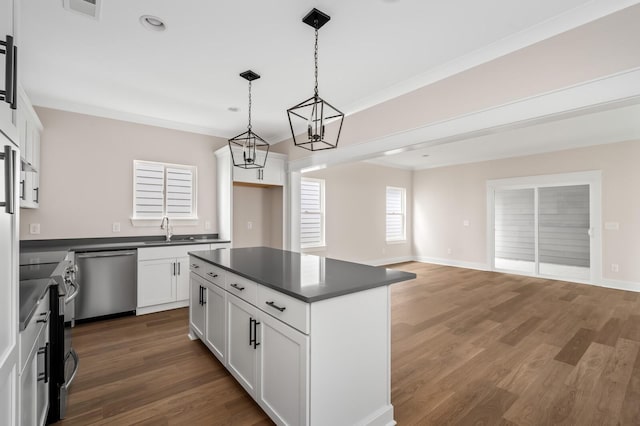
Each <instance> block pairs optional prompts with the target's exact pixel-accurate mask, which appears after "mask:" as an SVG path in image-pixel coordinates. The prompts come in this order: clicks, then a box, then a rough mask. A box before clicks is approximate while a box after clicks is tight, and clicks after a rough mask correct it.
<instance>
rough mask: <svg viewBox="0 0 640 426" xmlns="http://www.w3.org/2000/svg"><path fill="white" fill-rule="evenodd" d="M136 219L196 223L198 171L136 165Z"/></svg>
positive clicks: (159, 165) (147, 164)
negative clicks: (169, 219) (164, 219)
mask: <svg viewBox="0 0 640 426" xmlns="http://www.w3.org/2000/svg"><path fill="white" fill-rule="evenodd" d="M133 173H134V179H133V198H134V200H133V217H134V219H159V218H162V217H164V216H168V217H170V218H172V219H176V218H178V219H179V218H184V219H193V218H195V217H196V216H197V215H196V203H195V199H196V192H195V188H196V168H195V167H193V166H182V165H177V164H163V163H153V162H147V161H134V162H133Z"/></svg>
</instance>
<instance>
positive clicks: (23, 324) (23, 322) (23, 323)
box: [18, 278, 58, 332]
mask: <svg viewBox="0 0 640 426" xmlns="http://www.w3.org/2000/svg"><path fill="white" fill-rule="evenodd" d="M41 280H42V282H43V283H42V284H39V285H38V289H37V291H36V293H37V294H38V298H37V299H36V300H35V303H33V299H31V298H30V299H29V300H27V301H26V302H31V303H32V306H31V307H30V309H29V313H28V314H27V315H26V316H25V317H24V318H19V320H20V329H19V332H23V331H24V330H25V329H26V328H27V325H28V324H29V322H31V319H32V318H33V314H35V312H36V311H37V310H38V305H40V302H42V299H43V298H44V296H45V295H46V294H47V292H48V291H49V287H51V286H53V285H58V283H57V282H56V280H54V279H53V278H42V279H41ZM45 280H48V282H47V283H46V284H45ZM21 308H22V306H20V307H19V309H18V312H19V314H20V313H22V311H23V309H21Z"/></svg>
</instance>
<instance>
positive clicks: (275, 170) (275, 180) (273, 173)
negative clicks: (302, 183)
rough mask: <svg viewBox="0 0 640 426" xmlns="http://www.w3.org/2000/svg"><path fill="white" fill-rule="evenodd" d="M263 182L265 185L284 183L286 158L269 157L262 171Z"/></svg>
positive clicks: (280, 184)
mask: <svg viewBox="0 0 640 426" xmlns="http://www.w3.org/2000/svg"><path fill="white" fill-rule="evenodd" d="M261 183H263V184H265V185H276V186H282V185H284V160H282V159H280V158H273V157H267V165H266V166H265V168H264V170H263V172H262V179H261Z"/></svg>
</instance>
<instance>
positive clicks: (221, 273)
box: [189, 256, 227, 288]
mask: <svg viewBox="0 0 640 426" xmlns="http://www.w3.org/2000/svg"><path fill="white" fill-rule="evenodd" d="M189 268H190V269H191V272H194V273H196V274H198V275H200V276H201V277H202V278H205V279H206V280H207V281H209V282H212V283H214V284H215V285H217V286H218V287H220V288H225V282H226V274H227V272H225V270H224V269H222V268H218V267H217V266H214V265H212V264H210V263H209V262H205V261H204V260H200V259H198V258H195V257H193V256H192V257H190V258H189Z"/></svg>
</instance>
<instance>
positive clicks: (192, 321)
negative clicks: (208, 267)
mask: <svg viewBox="0 0 640 426" xmlns="http://www.w3.org/2000/svg"><path fill="white" fill-rule="evenodd" d="M190 281H191V285H190V294H191V295H190V297H189V327H190V329H191V332H192V333H194V334H195V335H196V336H197V337H198V338H200V339H202V337H203V336H204V326H205V322H204V321H205V310H204V307H205V304H204V303H203V296H202V292H203V290H202V289H203V288H205V285H206V284H205V280H204V279H203V278H200V277H199V276H198V275H196V274H194V273H193V272H192V273H191V279H190Z"/></svg>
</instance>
